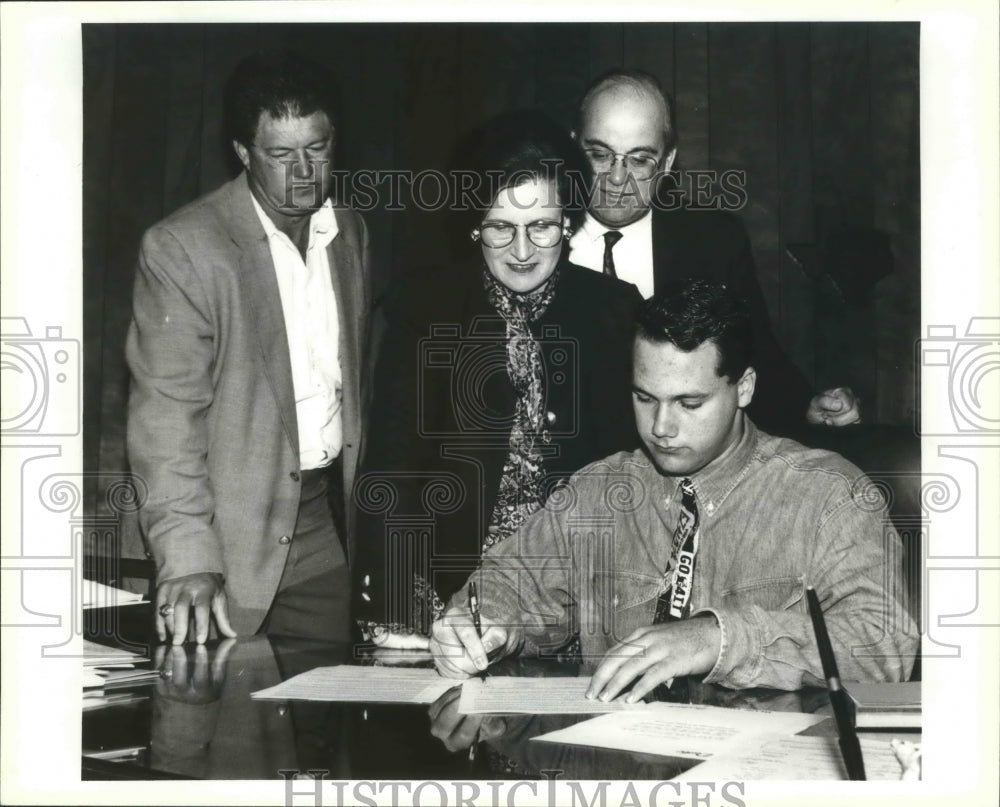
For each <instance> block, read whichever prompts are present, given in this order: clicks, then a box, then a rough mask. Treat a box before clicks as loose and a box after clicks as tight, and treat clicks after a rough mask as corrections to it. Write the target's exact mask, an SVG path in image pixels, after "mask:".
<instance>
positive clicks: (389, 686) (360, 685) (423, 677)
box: [251, 664, 458, 703]
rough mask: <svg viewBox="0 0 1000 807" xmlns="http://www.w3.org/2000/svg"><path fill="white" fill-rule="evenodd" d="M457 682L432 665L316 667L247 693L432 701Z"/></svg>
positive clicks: (289, 697) (283, 697) (295, 697)
mask: <svg viewBox="0 0 1000 807" xmlns="http://www.w3.org/2000/svg"><path fill="white" fill-rule="evenodd" d="M457 684H458V682H457V681H453V680H451V679H449V678H442V677H441V676H440V675H438V673H437V671H436V670H433V669H408V668H406V667H360V666H356V665H350V664H342V665H340V666H338V667H317V668H316V669H314V670H309V672H305V673H302V674H301V675H296V676H295V677H294V678H289V679H288V680H287V681H284V682H282V683H280V684H278V685H276V686H273V687H268V688H267V689H261V690H258V691H257V692H254V693H252V694H251V697H252V698H257V699H262V700H282V701H284V700H289V701H294V700H300V701H353V702H359V703H433V702H434V701H436V700H437V699H438V698H439V697H440V696H441V695H443V694H444V693H445V692H447V691H448V690H449V689H451V688H452V687H453V686H456V685H457Z"/></svg>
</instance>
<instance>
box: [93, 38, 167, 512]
mask: <svg viewBox="0 0 1000 807" xmlns="http://www.w3.org/2000/svg"><path fill="white" fill-rule="evenodd" d="M169 57H170V47H169V42H168V40H167V39H166V38H164V36H163V32H162V31H158V30H156V29H155V28H153V27H149V26H124V27H123V29H122V30H120V31H119V35H118V36H117V41H116V48H115V64H116V70H115V81H114V103H113V107H112V110H111V118H110V120H109V123H110V127H109V130H108V134H109V138H110V142H111V144H112V147H111V161H110V171H109V173H108V187H109V197H108V198H109V211H108V219H109V227H108V233H109V241H108V243H109V245H110V248H109V250H108V253H107V263H106V266H105V271H104V291H105V305H104V316H103V319H102V326H103V332H102V336H101V343H100V345H99V346H94V348H95V349H96V348H97V347H99V348H100V355H101V363H102V379H101V404H100V411H101V421H100V431H101V439H100V449H99V459H98V462H97V467H99V468H100V469H103V470H112V471H113V470H121V469H124V467H125V465H126V463H125V458H124V446H125V417H124V415H125V403H126V398H127V392H128V374H127V371H126V368H125V362H124V351H125V334H126V331H127V330H128V323H129V318H130V311H131V306H130V293H131V288H132V279H133V276H134V266H135V259H136V255H137V252H138V246H139V239H140V237H141V236H142V233H143V231H144V230H145V229H146V228H147V227H148V226H149V225H150V223H151V222H154V221H156V220H157V219H158V218H160V217H161V216H162V215H163V212H164V211H163V195H164V194H163V188H164V181H163V165H164V163H165V161H166V153H167V130H168V129H167V112H168V105H167V104H166V103H165V99H166V98H168V97H169V94H170V72H169V70H167V69H165V68H166V65H167V64H168V63H169ZM88 349H90V346H89V345H88ZM97 507H98V512H104V508H105V507H106V502H105V500H104V497H103V496H100V497H99V499H98V502H97Z"/></svg>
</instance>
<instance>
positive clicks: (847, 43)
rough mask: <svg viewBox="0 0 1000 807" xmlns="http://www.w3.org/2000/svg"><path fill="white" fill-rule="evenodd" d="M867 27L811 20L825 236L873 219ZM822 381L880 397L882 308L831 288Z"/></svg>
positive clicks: (821, 332)
mask: <svg viewBox="0 0 1000 807" xmlns="http://www.w3.org/2000/svg"><path fill="white" fill-rule="evenodd" d="M868 30H869V26H867V25H858V24H856V23H816V24H813V25H812V26H811V41H812V47H811V49H810V73H811V81H812V115H813V120H812V142H813V165H814V169H813V200H814V203H815V205H816V210H817V216H818V222H817V224H818V228H819V235H820V236H821V237H829V236H830V235H831V234H835V233H837V232H838V231H840V230H843V229H856V228H866V227H870V226H871V221H872V156H871V95H870V89H871V78H870V70H869V54H868ZM815 329H816V332H817V335H818V338H819V339H821V340H822V341H821V342H820V345H819V346H818V347H817V356H816V363H817V372H816V376H817V377H816V381H817V383H818V384H819V385H820V386H821V387H828V386H832V385H834V384H845V383H847V384H850V385H851V386H852V387H853V388H854V390H855V392H857V393H859V394H860V395H861V397H862V399H863V400H864V401H866V402H867V403H871V402H874V401H875V400H876V397H877V396H876V366H875V355H876V351H875V346H874V344H873V339H872V335H873V334H874V333H875V309H874V306H873V304H872V301H871V299H870V298H866V299H863V300H858V301H856V302H855V304H853V305H846V304H845V301H844V300H843V299H842V298H841V297H840V296H839V294H838V293H836V292H835V291H834V290H833V289H832V288H828V290H827V293H825V294H824V295H822V296H821V297H820V298H819V303H818V308H817V323H816V325H815Z"/></svg>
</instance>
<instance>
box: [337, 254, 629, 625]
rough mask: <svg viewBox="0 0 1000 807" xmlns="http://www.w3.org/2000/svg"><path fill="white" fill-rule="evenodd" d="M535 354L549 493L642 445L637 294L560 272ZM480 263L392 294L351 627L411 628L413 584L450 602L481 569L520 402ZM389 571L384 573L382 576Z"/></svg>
mask: <svg viewBox="0 0 1000 807" xmlns="http://www.w3.org/2000/svg"><path fill="white" fill-rule="evenodd" d="M558 271H559V275H558V280H557V282H558V286H557V288H556V292H555V295H554V297H553V299H552V301H551V303H550V304H549V306H548V308H547V310H546V311H545V313H544V314H543V315H542V316H541V317H540V318H539V320H538V321H537V322H535V323H533V324H532V325H531V329H532V332H533V334H534V336H535V338H536V339H538V341H539V345H540V347H541V352H542V357H543V364H544V375H545V382H544V383H545V392H546V399H545V404H544V412H545V419H546V422H547V424H548V432H549V441H548V442H547V443H544V444H542V446H541V450H542V452H543V453H544V456H545V471H546V474H547V480H548V482H549V484H550V485H552V486H554V485H556V484H558V483H559V482H560V481H562V480H565V479H566V478H568V477H569V475H571V474H572V473H573V472H574V471H577V470H579V469H580V468H581V467H583V466H584V465H586V464H588V463H590V462H592V461H594V460H597V459H600V458H601V457H605V456H607V455H609V454H612V453H614V452H616V451H619V450H622V449H629V448H634V447H636V446H637V445H638V442H639V441H638V437H637V435H636V431H635V422H634V417H633V413H632V404H631V385H632V383H631V343H632V326H633V322H634V316H635V311H636V309H637V307H638V305H639V304H640V303H641V302H642V300H641V297H640V295H639V293H638V291H637V290H636V288H635V287H634V286H633V285H631V284H629V283H625V282H622V281H620V280H614V279H612V278H609V277H605V276H604V275H601V274H598V273H596V272H593V271H591V270H589V269H583V268H581V267H578V266H574V265H573V264H570V263H568V262H566V261H563V262H562V263H561V264H560V266H559V270H558ZM482 272H483V269H482V266H481V263H480V262H473V263H470V264H467V265H461V266H458V267H452V268H448V269H444V270H441V271H439V272H432V273H424V274H419V275H413V276H410V277H408V278H406V279H404V280H403V281H402V282H401V283H399V284H398V286H397V287H396V288H395V290H394V291H393V292H391V293H390V295H389V296H388V298H387V300H386V303H385V306H384V311H385V316H386V321H387V324H388V326H387V329H386V332H385V336H384V339H383V343H382V347H381V352H380V355H379V361H378V366H377V368H376V373H375V388H374V399H373V408H372V413H371V428H370V432H369V433H370V442H369V446H368V453H367V457H366V460H365V462H364V464H363V470H362V473H361V474H360V475H359V481H358V485H357V487H356V488H355V502H356V504H357V505H358V507H359V509H360V513H361V516H360V520H359V527H360V530H359V534H358V547H359V551H358V560H357V563H356V564H354V571H355V575H356V580H357V581H358V585H357V586H356V587H355V590H356V591H357V592H358V595H357V598H356V599H357V600H358V605H359V609H360V610H359V613H358V618H359V619H362V620H371V621H374V622H380V623H382V622H404V623H406V622H409V623H410V624H417V625H418V626H419V625H421V623H423V625H424V627H425V628H426V627H427V625H426V615H424V618H423V619H421V618H418V619H416V620H415V621H414V620H412V619H411V618H408V617H412V614H410V613H409V612H408V611H407V609H408V608H409V607H410V602H411V597H410V589H411V587H412V583H411V580H412V576H413V575H412V573H413V572H417V573H420V574H421V575H422V576H424V578H425V579H427V580H428V582H430V583H431V585H432V586H433V588H434V589H435V591H436V592H437V594H438V595H440V597H441V598H443V599H444V600H445V601H447V598H448V597H449V596H450V595H451V594H452V593H453V592H454V591H455V589H456V588H457V587H458V586H459V585H461V583H462V582H464V581H465V580H466V579H467V577H468V575H469V573H470V572H471V571H472V570H473V569H475V568H476V566H477V565H478V562H479V557H480V553H481V550H482V544H483V539H484V536H485V535H486V530H487V526H488V524H489V521H490V516H491V514H492V512H493V506H494V503H495V501H496V497H497V490H498V487H499V484H500V480H501V476H502V473H503V466H504V460H505V459H506V457H507V454H508V439H509V436H510V427H511V422H512V417H513V415H514V411H515V406H516V394H515V391H514V389H513V387H512V385H511V383H510V380H509V379H508V376H507V353H506V345H507V340H506V326H505V323H504V321H503V320H502V319H501V318H500V316H499V314H497V312H496V311H495V310H494V309H493V308H492V306H491V305H490V303H489V302H488V300H487V295H486V291H485V289H484V287H483V276H482ZM386 569H392V570H394V572H393V573H392V574H391V575H389V576H388V578H389V579H388V582H387V574H386Z"/></svg>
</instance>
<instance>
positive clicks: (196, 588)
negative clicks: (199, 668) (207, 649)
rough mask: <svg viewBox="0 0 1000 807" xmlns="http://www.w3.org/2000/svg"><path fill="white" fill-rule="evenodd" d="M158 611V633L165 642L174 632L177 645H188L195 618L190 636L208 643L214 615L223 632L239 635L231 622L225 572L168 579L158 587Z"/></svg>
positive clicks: (232, 635) (231, 636) (229, 635)
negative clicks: (192, 625) (185, 642)
mask: <svg viewBox="0 0 1000 807" xmlns="http://www.w3.org/2000/svg"><path fill="white" fill-rule="evenodd" d="M155 613H156V635H157V636H159V637H160V641H161V642H165V641H166V640H167V636H168V635H171V636H173V643H174V644H175V645H179V644H184V641H185V639H187V638H188V633H189V630H188V629H189V628H190V627H191V624H190V623H191V618H192V617H193V618H194V629H193V630H191V631H190V638H192V639H195V638H197V640H198V644H205V641H206V640H207V639H208V628H209V624H210V621H211V618H212V617H215V623H216V625H217V626H218V628H219V633H221V634H222V635H223V636H228V637H229V638H235V636H236V631H235V630H233V627H232V625H230V624H229V600H228V599H227V598H226V589H225V585H224V584H223V582H222V575H221V574H215V573H211V572H202V573H198V574H188V575H185V576H183V577H175V578H172V579H170V580H164V581H163V582H162V583H160V584H159V586H157V588H156V611H155Z"/></svg>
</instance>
